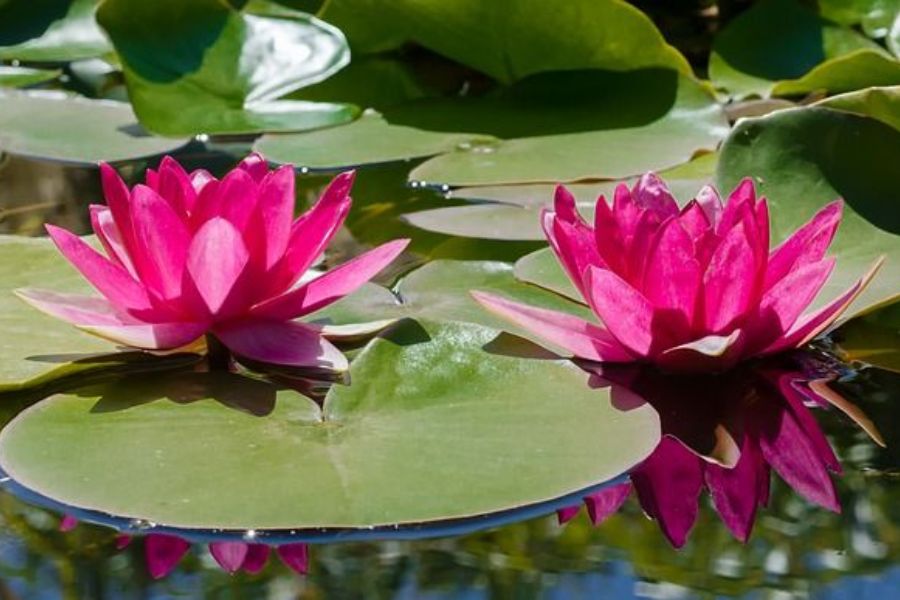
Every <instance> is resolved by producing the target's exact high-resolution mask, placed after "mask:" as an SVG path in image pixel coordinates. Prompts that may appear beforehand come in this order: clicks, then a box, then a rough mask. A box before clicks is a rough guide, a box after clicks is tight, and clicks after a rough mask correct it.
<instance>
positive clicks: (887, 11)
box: [818, 0, 900, 38]
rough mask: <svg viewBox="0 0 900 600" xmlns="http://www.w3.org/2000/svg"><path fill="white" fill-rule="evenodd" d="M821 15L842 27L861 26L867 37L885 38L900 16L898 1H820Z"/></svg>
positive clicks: (899, 3)
mask: <svg viewBox="0 0 900 600" xmlns="http://www.w3.org/2000/svg"><path fill="white" fill-rule="evenodd" d="M818 4H819V13H820V14H821V15H822V16H823V17H825V18H826V19H828V20H830V21H834V22H835V23H840V24H841V25H861V26H862V29H863V31H865V32H866V35H868V36H870V37H873V38H883V37H884V36H885V35H887V32H888V30H889V29H890V28H891V24H892V22H893V21H894V18H895V17H897V15H900V2H898V1H897V0H819V1H818Z"/></svg>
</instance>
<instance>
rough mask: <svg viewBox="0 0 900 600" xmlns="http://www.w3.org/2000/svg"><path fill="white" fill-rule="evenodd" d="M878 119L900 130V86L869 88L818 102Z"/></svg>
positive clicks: (818, 104) (821, 104)
mask: <svg viewBox="0 0 900 600" xmlns="http://www.w3.org/2000/svg"><path fill="white" fill-rule="evenodd" d="M816 106H827V107H828V108H836V109H839V110H846V111H848V112H852V113H857V114H861V115H865V116H868V117H872V118H873V119H878V120H879V121H883V122H884V123H887V124H888V125H890V126H891V127H893V128H894V129H897V130H900V86H894V87H882V88H869V89H866V90H860V91H858V92H851V93H849V94H841V95H839V96H832V97H831V98H826V99H825V100H822V101H820V102H817V103H816Z"/></svg>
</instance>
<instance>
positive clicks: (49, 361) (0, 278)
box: [0, 235, 162, 393]
mask: <svg viewBox="0 0 900 600" xmlns="http://www.w3.org/2000/svg"><path fill="white" fill-rule="evenodd" d="M0 255H2V256H3V260H2V261H0V332H2V336H0V393H3V392H8V391H13V390H21V389H25V388H34V387H37V386H40V385H45V384H51V383H53V382H59V381H61V380H63V379H64V378H65V379H71V378H72V377H73V376H80V377H83V376H85V375H87V374H90V373H94V372H101V371H102V372H105V371H110V370H112V371H116V372H121V371H128V370H141V369H145V368H148V367H152V366H153V365H152V363H154V362H159V361H160V358H158V357H153V356H150V355H147V354H144V353H139V352H117V351H116V347H115V346H114V345H113V344H111V343H110V342H107V341H105V340H101V339H100V338H97V337H94V336H91V335H88V334H86V333H84V332H82V331H79V330H77V329H75V328H74V327H72V326H70V325H68V324H66V323H63V322H61V321H58V320H57V319H54V318H53V317H49V316H47V315H45V314H43V313H41V312H38V311H37V310H35V309H34V308H32V307H31V306H28V305H27V304H25V303H24V302H22V301H21V300H19V298H17V297H16V296H15V295H13V290H15V289H17V288H20V287H37V286H44V287H52V288H56V289H59V290H64V291H66V292H69V293H76V294H77V293H87V292H89V291H90V289H91V288H90V286H89V285H88V284H87V283H86V282H85V281H84V280H83V279H82V278H81V276H80V275H79V274H78V273H77V272H76V271H75V269H73V268H72V267H70V266H69V264H68V263H67V262H66V261H65V259H64V258H63V257H62V256H60V254H59V252H58V251H57V250H56V248H55V247H54V246H53V244H52V243H51V242H50V240H49V239H46V238H42V239H38V238H25V237H19V236H9V235H0ZM23 267H24V268H23ZM160 366H162V365H160Z"/></svg>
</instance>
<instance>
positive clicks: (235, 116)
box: [97, 0, 357, 136]
mask: <svg viewBox="0 0 900 600" xmlns="http://www.w3.org/2000/svg"><path fill="white" fill-rule="evenodd" d="M97 17H98V19H99V21H100V24H101V25H102V26H103V28H104V29H105V30H106V32H107V33H108V34H109V36H110V38H111V39H112V42H113V44H114V45H115V47H116V51H117V52H118V53H119V56H120V58H121V60H122V66H123V69H124V73H125V82H126V84H127V86H128V94H129V97H130V99H131V102H132V104H133V105H134V110H135V112H136V113H137V115H138V118H140V120H141V123H143V124H144V125H145V126H146V127H147V128H148V129H150V130H151V131H155V132H157V133H160V134H162V135H170V136H178V135H187V134H195V133H218V134H238V133H253V132H259V131H286V130H294V131H296V130H304V129H314V128H317V127H324V126H329V125H335V124H338V123H343V122H346V121H349V120H352V119H353V118H354V117H355V116H356V114H357V109H355V108H354V107H352V106H348V105H343V104H329V103H316V102H305V101H300V100H277V98H279V97H281V96H284V95H285V94H288V93H290V92H292V91H294V90H296V89H298V88H301V87H303V86H305V85H310V84H312V83H315V82H317V81H321V80H322V79H325V78H326V77H328V76H330V75H331V74H333V73H335V72H336V71H337V70H338V69H340V68H341V67H343V66H344V65H346V64H347V62H348V61H349V59H350V57H349V52H348V49H347V45H346V41H345V40H344V37H343V35H341V32H340V31H338V30H336V29H335V28H333V27H331V26H329V25H327V24H326V23H323V22H321V21H319V20H317V19H315V18H313V17H311V16H309V15H307V14H304V13H299V12H296V11H292V10H289V9H287V8H282V7H277V6H276V5H273V4H271V3H268V2H251V3H250V4H249V5H248V6H247V7H246V8H245V10H244V11H243V12H241V11H238V10H235V9H234V8H232V7H231V6H230V5H229V4H227V3H226V2H224V0H192V1H191V2H182V1H181V0H160V1H159V2H152V3H148V2H140V3H134V2H130V1H129V0H104V2H103V3H102V4H101V6H100V9H99V10H98V13H97Z"/></svg>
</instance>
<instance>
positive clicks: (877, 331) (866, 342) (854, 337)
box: [829, 302, 900, 373]
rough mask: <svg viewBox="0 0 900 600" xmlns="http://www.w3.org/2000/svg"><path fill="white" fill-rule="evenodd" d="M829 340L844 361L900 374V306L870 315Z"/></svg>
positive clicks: (898, 303)
mask: <svg viewBox="0 0 900 600" xmlns="http://www.w3.org/2000/svg"><path fill="white" fill-rule="evenodd" d="M829 337H830V338H831V341H832V342H833V343H834V345H835V348H834V349H835V351H836V352H837V354H838V355H839V356H840V357H841V358H842V359H843V360H845V361H847V362H851V361H860V362H863V363H866V364H869V365H874V366H876V367H879V368H881V369H888V370H890V371H896V372H898V373H900V302H893V303H890V304H888V305H887V306H882V307H879V308H878V309H877V310H873V311H867V312H866V313H865V314H863V315H860V316H858V317H856V318H855V319H851V320H850V321H848V322H847V323H845V324H844V325H842V326H841V327H840V328H838V330H837V331H835V332H834V333H833V334H831V336H829Z"/></svg>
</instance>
